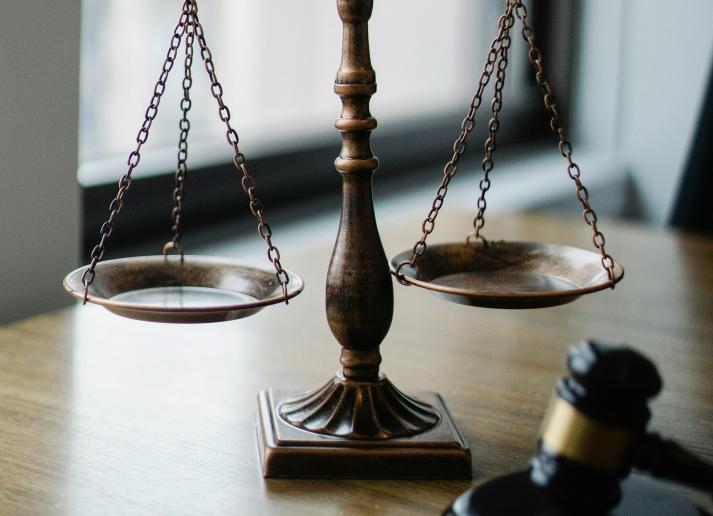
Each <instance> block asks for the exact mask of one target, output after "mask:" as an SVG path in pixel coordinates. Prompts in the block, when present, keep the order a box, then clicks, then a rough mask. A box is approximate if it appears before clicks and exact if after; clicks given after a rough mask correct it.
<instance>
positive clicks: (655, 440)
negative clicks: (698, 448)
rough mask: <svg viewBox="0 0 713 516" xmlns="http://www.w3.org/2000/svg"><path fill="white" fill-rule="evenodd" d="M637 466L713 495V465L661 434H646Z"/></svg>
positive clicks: (657, 475)
mask: <svg viewBox="0 0 713 516" xmlns="http://www.w3.org/2000/svg"><path fill="white" fill-rule="evenodd" d="M634 467H635V468H638V469H642V470H644V471H648V472H649V473H651V474H652V475H653V476H655V477H659V478H663V479H667V480H672V481H674V482H678V483H681V484H686V485H688V486H691V487H695V488H698V489H702V490H704V491H706V492H707V493H708V494H709V495H711V496H713V465H711V464H708V463H707V462H704V461H703V460H701V459H699V458H698V457H696V456H695V455H693V454H692V453H691V452H689V451H687V450H685V449H684V448H683V447H681V446H680V445H678V444H676V443H675V442H673V441H670V440H668V439H663V438H662V437H661V436H660V435H658V434H654V433H650V434H646V435H645V436H644V437H643V438H642V440H641V442H640V444H639V447H638V449H637V453H636V456H635V457H634Z"/></svg>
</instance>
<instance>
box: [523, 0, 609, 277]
mask: <svg viewBox="0 0 713 516" xmlns="http://www.w3.org/2000/svg"><path fill="white" fill-rule="evenodd" d="M514 5H515V15H516V16H517V18H518V19H519V20H520V22H521V23H522V37H523V38H525V41H526V42H527V44H528V47H529V51H528V59H529V60H530V63H532V66H533V67H534V69H535V80H536V81H537V85H538V86H539V87H540V89H541V90H542V93H543V95H544V104H545V108H546V109H547V110H548V111H549V112H550V115H551V118H550V129H552V132H553V133H554V134H555V136H557V138H558V139H559V151H560V154H561V155H562V157H563V158H565V159H566V160H567V174H568V175H569V177H570V178H571V179H572V180H573V181H574V184H575V186H576V192H577V199H579V202H580V203H581V204H582V209H583V211H582V216H583V217H584V221H585V222H586V223H587V225H588V226H589V227H590V228H591V229H592V243H593V244H594V247H596V248H597V249H598V250H599V253H600V254H601V264H602V268H603V269H604V270H605V271H606V273H607V275H608V276H609V284H610V287H611V288H614V286H615V276H614V259H613V258H612V257H611V256H610V255H609V254H607V252H606V250H605V249H604V244H605V239H604V234H603V233H602V232H601V231H599V229H598V227H597V214H596V213H595V212H594V210H593V209H592V207H591V206H590V204H589V193H588V192H587V189H586V188H585V187H584V185H583V184H582V181H581V180H580V170H579V165H577V163H575V162H574V160H573V159H572V144H571V143H570V142H569V141H568V140H567V134H566V131H565V128H564V127H562V124H561V123H560V112H559V108H558V106H557V101H556V99H555V96H554V93H553V92H552V84H551V83H550V81H549V79H548V78H547V75H545V71H544V67H543V65H542V52H540V49H539V48H538V47H537V45H536V44H535V31H534V30H533V29H532V27H531V26H530V25H529V24H528V22H527V7H525V5H524V4H523V3H522V0H514Z"/></svg>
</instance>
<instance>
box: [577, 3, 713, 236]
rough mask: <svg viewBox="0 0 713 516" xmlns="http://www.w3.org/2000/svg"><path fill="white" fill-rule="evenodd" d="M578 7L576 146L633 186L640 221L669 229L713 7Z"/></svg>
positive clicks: (710, 38) (698, 101)
mask: <svg viewBox="0 0 713 516" xmlns="http://www.w3.org/2000/svg"><path fill="white" fill-rule="evenodd" d="M582 7H583V9H582V14H581V22H582V40H581V41H582V44H581V45H580V48H581V56H580V59H579V60H578V63H577V70H578V81H577V82H578V87H577V89H576V91H575V95H576V96H575V99H574V100H575V103H576V113H575V115H576V116H575V122H576V129H577V130H576V139H575V144H576V143H578V142H579V143H580V144H584V145H585V146H588V147H589V150H590V151H592V152H595V153H597V154H611V155H612V158H613V163H614V164H615V166H617V167H621V173H622V176H623V175H628V176H629V178H630V179H631V184H632V185H633V192H634V195H635V197H636V200H637V202H638V203H639V205H638V209H639V210H640V212H641V213H640V215H641V216H642V218H643V219H644V220H647V221H649V222H652V223H654V224H656V225H665V224H667V223H668V221H669V220H670V217H671V210H672V207H673V203H674V201H675V197H676V193H677V191H678V186H679V182H680V180H681V177H682V172H683V169H684V167H685V165H686V158H687V156H688V153H689V150H690V145H691V141H692V137H693V134H694V131H695V129H696V126H697V123H698V113H699V111H700V108H701V105H702V100H703V93H704V89H705V86H706V82H707V78H708V74H709V73H710V67H711V62H712V59H711V57H712V55H713V31H711V29H710V20H711V18H713V2H711V1H710V0H679V1H674V0H667V1H657V2H651V1H650V0H585V1H583V2H582ZM583 178H585V184H586V169H584V170H583Z"/></svg>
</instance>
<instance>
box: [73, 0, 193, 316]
mask: <svg viewBox="0 0 713 516" xmlns="http://www.w3.org/2000/svg"><path fill="white" fill-rule="evenodd" d="M193 7H194V4H193V3H192V1H191V0H186V1H185V2H183V8H182V11H181V16H180V18H179V19H178V23H177V24H176V27H175V29H174V31H173V36H171V43H170V46H169V49H168V52H167V53H166V59H165V60H164V62H163V67H162V69H161V74H160V75H159V78H158V81H157V82H156V85H155V86H154V90H153V95H152V96H151V101H150V102H149V106H148V108H146V112H145V113H144V121H143V123H142V124H141V128H140V129H139V132H138V134H137V135H136V148H135V149H134V150H133V151H131V153H130V154H129V158H128V159H127V161H126V164H127V167H128V169H127V171H126V173H125V174H124V175H123V176H122V178H121V179H120V180H119V189H118V191H117V193H116V197H114V199H113V200H112V201H111V203H110V204H109V218H108V219H107V221H106V222H104V224H102V226H101V228H100V229H99V234H100V236H101V238H100V240H99V243H98V244H97V245H96V246H94V248H93V249H92V251H91V253H90V255H89V258H90V262H89V265H87V268H86V269H85V271H84V273H83V274H82V283H83V284H84V304H86V302H87V297H88V295H89V285H91V284H92V282H93V281H94V276H95V271H94V269H95V268H96V266H97V263H99V261H101V259H102V258H103V257H104V252H105V251H106V242H107V240H108V239H109V237H110V236H111V233H112V231H113V230H114V222H115V220H116V217H117V216H118V215H119V212H120V211H121V209H122V208H123V206H124V196H125V195H126V192H127V191H128V189H129V187H131V182H132V179H131V173H132V172H133V170H134V169H135V168H136V167H137V166H138V164H139V161H140V160H141V147H142V146H143V144H144V143H146V141H147V140H148V138H149V130H150V129H151V124H153V121H154V119H155V118H156V115H157V114H158V106H159V104H160V103H161V96H162V95H163V93H164V91H165V90H166V80H167V79H168V75H169V73H170V72H171V69H172V68H173V63H174V62H175V60H176V55H177V53H178V47H179V45H180V44H181V40H182V39H183V34H184V33H185V30H186V24H187V22H188V19H189V17H190V14H191V11H192V10H193Z"/></svg>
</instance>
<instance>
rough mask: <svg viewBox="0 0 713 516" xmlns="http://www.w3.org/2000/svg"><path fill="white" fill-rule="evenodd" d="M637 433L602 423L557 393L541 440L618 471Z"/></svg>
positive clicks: (579, 459)
mask: <svg viewBox="0 0 713 516" xmlns="http://www.w3.org/2000/svg"><path fill="white" fill-rule="evenodd" d="M637 435H638V434H637V433H636V432H633V431H632V430H629V429H628V428H622V427H616V426H611V425H607V424H604V423H600V422H599V421H597V420H595V419H593V418H591V417H590V416H587V415H586V414H583V413H582V412H580V411H579V410H577V409H576V408H575V407H573V406H572V405H571V404H569V403H568V402H567V401H565V400H563V399H562V398H560V397H559V396H555V398H554V399H553V400H552V402H551V404H550V408H549V409H548V411H547V415H546V416H545V420H544V422H543V425H542V442H543V444H544V445H545V446H546V447H547V449H548V450H549V451H550V452H553V453H555V454H557V455H561V456H563V457H565V458H567V459H571V460H574V461H577V462H583V463H585V464H588V465H589V466H592V467H594V468H596V469H600V470H604V471H611V472H614V471H617V470H619V469H620V468H621V467H622V466H623V465H624V461H625V459H626V456H627V455H628V452H629V450H630V447H631V445H632V443H633V442H634V440H635V439H636V437H637Z"/></svg>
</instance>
